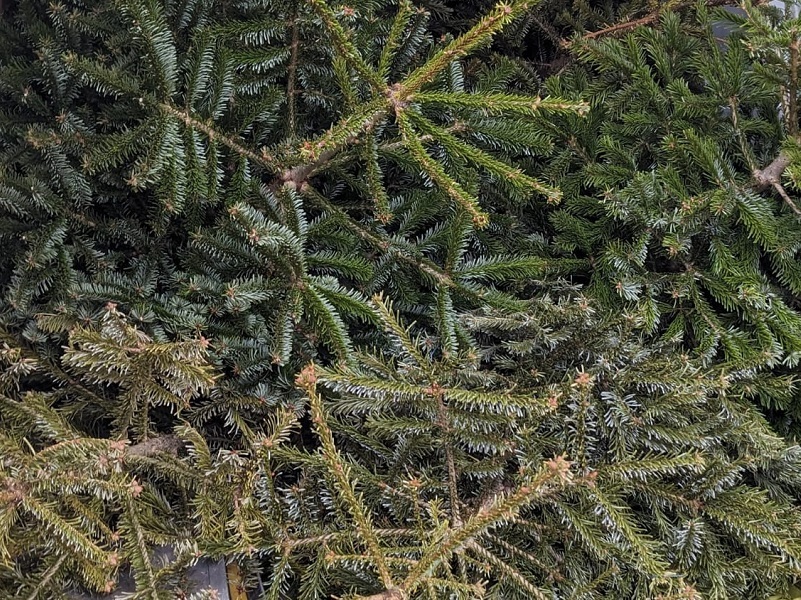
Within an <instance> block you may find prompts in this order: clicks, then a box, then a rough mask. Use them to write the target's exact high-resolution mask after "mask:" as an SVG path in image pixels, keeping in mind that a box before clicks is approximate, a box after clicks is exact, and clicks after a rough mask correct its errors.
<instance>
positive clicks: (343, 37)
mask: <svg viewBox="0 0 801 600" xmlns="http://www.w3.org/2000/svg"><path fill="white" fill-rule="evenodd" d="M309 2H310V3H311V5H312V6H313V7H314V9H315V10H316V11H317V14H319V15H320V18H321V19H322V20H323V22H324V23H325V25H326V27H328V30H329V31H330V32H331V35H332V37H333V38H334V46H335V47H336V48H337V51H338V52H339V53H340V54H341V55H342V57H343V58H344V59H345V60H346V61H347V62H348V63H349V64H350V65H351V67H352V68H353V69H354V70H355V71H356V72H357V73H359V75H361V76H362V77H364V80H365V81H367V82H368V83H369V84H370V85H371V86H372V88H373V90H374V91H376V92H379V93H380V92H382V91H383V90H384V88H385V85H384V82H383V81H382V80H381V77H379V75H378V73H376V72H375V71H374V70H373V69H371V68H370V67H369V66H368V65H367V63H366V62H364V59H363V58H362V56H361V53H360V52H359V50H358V48H356V46H354V45H353V42H352V41H351V39H350V36H348V34H347V33H346V32H345V29H344V28H343V27H342V25H340V24H339V21H337V18H336V15H335V14H334V11H332V10H331V7H329V6H328V4H327V3H326V2H325V0H309Z"/></svg>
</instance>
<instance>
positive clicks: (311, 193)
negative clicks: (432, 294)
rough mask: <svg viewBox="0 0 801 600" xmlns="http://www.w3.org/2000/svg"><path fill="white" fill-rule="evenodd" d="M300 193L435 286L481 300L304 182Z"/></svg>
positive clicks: (477, 300)
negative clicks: (416, 271)
mask: <svg viewBox="0 0 801 600" xmlns="http://www.w3.org/2000/svg"><path fill="white" fill-rule="evenodd" d="M301 192H302V193H303V195H304V196H306V197H307V198H309V199H310V200H311V201H312V202H314V203H315V204H316V205H317V206H318V207H320V208H321V209H323V210H325V211H326V212H328V213H330V214H333V215H336V216H337V217H338V218H339V219H340V222H341V223H342V224H343V225H344V226H345V227H347V228H348V229H350V230H351V231H352V232H354V233H355V234H356V235H357V236H358V237H359V238H360V239H362V240H363V241H365V242H367V243H368V244H370V245H371V246H373V247H374V248H376V249H377V250H380V251H382V252H387V253H389V254H391V255H392V256H393V257H394V258H396V259H397V260H400V261H402V262H404V263H406V264H408V265H411V266H412V267H415V268H417V269H419V270H420V271H421V272H422V273H423V274H424V275H426V276H427V277H430V278H431V279H432V280H433V281H434V282H435V283H436V284H437V285H444V286H447V287H450V288H453V289H455V290H457V291H458V292H459V293H460V294H462V295H464V296H465V297H467V298H470V299H471V300H473V301H475V302H480V303H483V302H484V298H483V296H482V293H481V292H479V291H476V290H474V289H471V288H469V287H467V286H465V285H463V284H461V283H459V282H458V281H456V280H454V279H453V278H452V277H451V276H450V275H449V274H448V273H447V272H445V271H444V270H443V269H442V268H440V267H439V266H438V265H437V264H436V263H435V262H433V261H431V260H429V259H427V258H423V257H418V256H414V255H412V254H411V253H409V252H408V250H406V249H405V248H403V247H402V246H400V245H398V244H397V243H396V242H394V241H393V240H392V239H390V238H389V237H388V236H386V235H381V234H377V233H375V232H373V231H370V230H369V229H367V228H366V227H364V226H363V225H361V224H360V223H359V222H358V221H356V220H355V219H354V218H353V217H351V216H350V215H349V214H348V213H346V212H345V211H344V210H342V209H341V208H339V207H338V206H335V205H334V204H332V203H331V202H330V201H329V200H328V199H327V198H326V197H325V196H323V195H322V194H321V193H320V192H318V191H317V190H315V189H314V188H313V187H312V186H311V185H309V184H306V185H304V186H303V187H302V188H301Z"/></svg>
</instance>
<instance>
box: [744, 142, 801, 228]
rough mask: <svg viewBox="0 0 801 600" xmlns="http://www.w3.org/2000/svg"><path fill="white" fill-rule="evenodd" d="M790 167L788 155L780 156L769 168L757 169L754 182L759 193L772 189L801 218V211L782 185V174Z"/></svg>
mask: <svg viewBox="0 0 801 600" xmlns="http://www.w3.org/2000/svg"><path fill="white" fill-rule="evenodd" d="M789 165H790V159H789V157H788V156H787V155H786V154H779V156H777V157H776V158H774V159H773V162H771V163H770V164H769V165H768V166H766V167H765V168H764V169H756V170H755V171H754V173H753V177H754V182H755V186H754V187H756V189H757V191H760V192H761V191H764V190H766V189H768V188H770V187H772V188H773V189H774V190H776V192H777V193H778V194H779V196H781V198H782V200H784V202H785V204H787V206H789V207H790V210H792V211H793V212H794V213H795V214H797V215H799V216H801V209H799V208H798V205H796V203H795V202H793V199H792V198H790V195H789V194H788V193H787V191H786V190H785V189H784V186H783V185H782V173H784V170H785V169H786V168H787V167H788V166H789Z"/></svg>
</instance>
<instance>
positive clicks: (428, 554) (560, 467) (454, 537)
mask: <svg viewBox="0 0 801 600" xmlns="http://www.w3.org/2000/svg"><path fill="white" fill-rule="evenodd" d="M571 482H572V474H571V473H570V463H569V462H567V461H566V460H565V459H564V458H563V457H556V458H554V459H552V460H549V461H547V462H546V464H545V465H543V467H542V468H540V469H539V471H538V472H537V473H536V474H535V475H534V476H532V477H531V478H530V480H529V481H528V482H527V483H525V484H524V485H521V486H520V487H518V488H517V489H516V490H515V491H513V492H511V493H510V494H507V495H505V496H501V497H498V498H496V499H495V501H494V502H493V503H492V504H491V505H488V506H487V505H485V506H481V507H479V509H478V511H477V512H476V513H474V514H473V515H472V516H471V517H470V518H469V519H468V520H467V521H466V522H465V523H464V525H462V526H461V527H456V528H453V529H448V530H447V531H446V533H445V535H444V537H443V538H442V539H438V540H436V541H435V542H434V543H432V544H431V545H430V546H429V547H428V548H427V549H426V550H425V551H424V553H423V555H422V556H421V557H420V559H419V560H418V561H417V563H415V565H414V567H413V568H412V569H411V570H410V571H409V574H408V575H407V576H406V578H405V579H404V581H403V583H402V584H401V585H400V587H401V589H403V590H406V591H407V592H412V591H414V590H415V589H416V588H417V587H419V586H420V585H421V583H423V580H424V579H425V578H426V577H427V574H428V573H430V572H431V571H432V570H433V569H434V568H435V567H436V566H437V565H438V564H440V563H442V562H443V561H445V560H448V559H449V558H450V557H451V556H452V554H453V553H454V552H455V551H457V550H458V549H459V548H461V547H463V546H465V545H467V544H469V543H470V542H472V541H474V538H475V537H476V536H478V535H481V534H482V533H483V532H484V531H486V530H487V529H489V528H491V527H492V526H493V525H494V524H495V523H497V522H498V521H501V520H504V519H509V518H512V517H514V516H515V515H517V514H518V512H519V511H520V510H521V509H522V508H523V507H524V506H526V505H528V504H530V503H531V502H533V501H534V500H535V499H536V498H538V497H540V496H542V495H543V494H544V493H546V491H547V490H549V489H551V488H552V486H554V485H555V486H557V487H561V486H564V485H567V484H569V483H571Z"/></svg>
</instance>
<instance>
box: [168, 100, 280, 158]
mask: <svg viewBox="0 0 801 600" xmlns="http://www.w3.org/2000/svg"><path fill="white" fill-rule="evenodd" d="M159 108H160V109H161V110H162V111H163V112H165V113H166V114H168V115H170V116H172V117H175V118H176V119H178V120H179V121H181V122H182V123H184V124H185V125H186V126H187V127H189V128H190V129H196V130H197V131H200V132H202V133H204V134H205V135H206V137H208V138H209V140H211V141H212V142H215V141H219V142H220V143H221V144H223V145H224V146H226V147H228V148H230V149H231V150H233V151H234V152H236V153H237V154H239V155H240V156H243V157H245V158H248V159H249V160H251V161H252V162H253V163H254V164H257V165H261V166H263V167H265V168H266V169H267V170H268V171H270V172H272V173H280V172H281V171H282V169H281V163H280V161H279V160H278V159H277V158H276V157H275V156H273V155H272V154H270V153H269V152H267V151H266V150H263V151H262V152H261V153H260V154H257V153H256V152H253V150H251V149H249V148H247V147H246V146H244V145H243V144H242V143H241V142H240V141H238V140H237V139H236V138H234V137H232V136H229V135H226V134H224V133H222V132H220V131H218V130H217V129H215V128H214V126H212V125H211V124H209V123H206V122H204V121H201V120H200V119H197V118H196V117H193V116H192V115H191V114H190V113H189V112H188V111H186V110H182V109H180V108H176V107H175V106H173V105H171V104H167V103H166V102H162V103H161V104H159Z"/></svg>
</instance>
